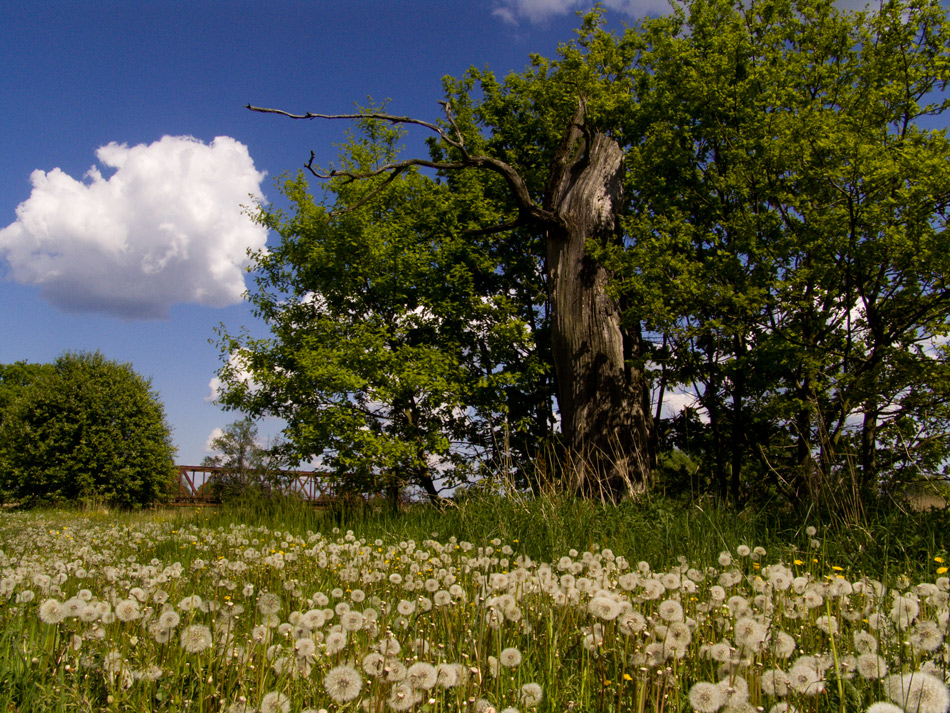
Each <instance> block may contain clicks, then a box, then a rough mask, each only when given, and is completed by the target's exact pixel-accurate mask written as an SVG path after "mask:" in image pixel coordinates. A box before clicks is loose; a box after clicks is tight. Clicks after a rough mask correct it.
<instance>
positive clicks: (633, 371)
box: [248, 100, 655, 500]
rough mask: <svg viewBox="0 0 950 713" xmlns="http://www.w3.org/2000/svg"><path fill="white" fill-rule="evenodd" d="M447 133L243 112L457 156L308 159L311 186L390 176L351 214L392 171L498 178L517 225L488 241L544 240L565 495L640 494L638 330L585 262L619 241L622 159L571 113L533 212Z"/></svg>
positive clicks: (513, 180)
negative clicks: (322, 163) (392, 132)
mask: <svg viewBox="0 0 950 713" xmlns="http://www.w3.org/2000/svg"><path fill="white" fill-rule="evenodd" d="M443 106H444V108H445V111H446V116H447V118H448V121H449V124H450V125H451V127H452V130H451V131H449V130H446V129H445V128H444V127H442V126H439V125H437V124H433V123H430V122H426V121H421V120H419V119H412V118H410V117H405V116H393V115H390V114H379V113H372V114H313V113H307V114H290V113H288V112H285V111H282V110H279V109H263V108H260V107H252V106H249V107H248V108H249V109H251V110H252V111H259V112H264V113H270V114H281V115H283V116H288V117H290V118H292V119H349V120H365V119H378V120H380V121H386V122H390V123H400V124H413V125H417V126H423V127H426V128H427V129H429V130H431V131H433V132H435V133H437V134H438V135H439V136H440V137H441V139H442V140H443V141H444V142H445V144H446V145H447V146H448V147H450V148H451V149H454V152H455V155H456V156H457V157H458V158H457V159H456V160H453V161H432V160H426V159H409V160H406V161H399V162H396V163H392V164H388V165H385V166H381V167H379V168H377V169H376V170H374V171H372V172H369V173H364V174H356V173H350V172H347V171H332V172H330V173H329V174H320V173H318V172H317V171H316V170H315V169H314V168H313V156H312V155H311V160H310V163H308V164H307V165H306V168H307V169H308V170H310V171H311V173H313V174H314V175H315V176H317V177H319V178H331V177H334V176H336V177H344V178H347V179H349V180H359V179H364V178H369V177H371V176H379V175H383V174H389V178H388V180H386V181H384V182H381V183H380V185H379V187H378V188H377V189H375V190H373V191H370V192H369V194H368V195H366V196H365V197H364V198H363V199H362V200H360V201H359V202H358V203H357V204H356V205H354V206H353V207H352V208H351V209H350V210H355V209H357V208H359V207H361V206H363V205H365V204H366V203H367V202H369V201H370V200H372V199H373V197H374V196H375V195H376V194H377V193H378V192H379V191H381V190H383V189H384V188H385V186H386V185H388V183H389V182H390V181H392V180H394V179H395V177H396V176H398V175H399V174H400V173H401V172H403V171H405V170H407V169H409V168H410V167H413V166H420V167H426V168H433V169H436V170H440V171H456V170H465V169H481V170H488V171H492V172H494V173H496V174H498V175H499V176H501V177H502V178H503V179H504V180H505V182H506V183H507V185H508V188H509V189H510V191H511V196H512V198H513V199H514V201H515V203H516V204H517V206H518V218H517V219H516V220H515V221H513V222H511V223H508V224H506V225H500V226H495V227H493V228H488V229H487V230H488V231H490V232H501V231H502V230H506V229H510V228H514V227H516V226H518V225H525V224H528V225H531V226H533V227H535V228H536V229H538V230H540V231H543V232H544V233H545V235H546V246H547V247H546V253H547V254H546V257H547V262H548V270H549V278H550V280H549V289H550V290H551V305H552V338H551V339H552V352H553V359H554V368H555V378H556V381H557V393H558V404H559V406H560V413H561V432H562V436H563V439H564V442H565V445H566V456H567V461H568V473H569V474H570V478H571V482H570V485H569V487H570V488H571V489H573V490H574V491H575V492H577V493H579V494H581V495H584V496H586V497H595V498H603V499H605V500H617V499H619V498H621V497H624V496H625V495H635V494H637V493H640V492H643V491H644V490H646V489H647V488H648V487H649V485H650V483H651V477H652V473H653V467H654V464H655V454H654V453H653V446H652V444H653V439H652V429H653V419H652V414H651V412H650V392H649V383H648V381H647V378H646V375H645V374H644V373H643V370H642V369H641V368H640V367H639V366H637V365H636V362H637V361H638V358H639V357H640V356H642V353H643V349H642V341H641V338H640V334H639V332H638V331H635V330H631V329H626V330H625V329H624V327H623V325H622V322H621V310H620V309H619V307H618V305H617V304H616V301H615V300H614V299H613V298H612V297H611V296H610V295H609V293H608V292H607V283H608V281H609V277H610V275H609V274H608V272H607V270H606V269H605V268H604V267H603V265H600V264H599V263H598V262H597V261H596V260H595V259H594V258H593V256H592V255H591V254H590V252H589V249H588V246H589V244H590V243H591V242H592V241H613V240H617V239H619V228H618V223H619V221H618V212H619V210H620V201H621V196H622V187H623V172H624V168H623V151H622V150H621V148H620V146H618V145H617V143H616V141H614V140H613V139H611V138H609V137H608V136H606V135H604V134H594V135H592V136H591V135H590V133H589V131H588V130H587V127H586V105H585V102H584V101H583V100H580V101H578V106H577V110H576V112H575V114H574V116H573V117H572V119H571V122H570V125H569V126H568V127H567V130H566V131H565V133H564V137H563V139H562V142H561V145H560V147H559V148H558V151H557V152H556V154H555V157H554V161H553V163H552V166H551V169H550V173H549V174H548V181H547V184H546V188H545V191H544V196H543V200H542V205H538V204H537V203H536V202H535V200H534V199H533V197H532V195H531V192H530V191H529V189H528V186H527V184H526V183H525V181H524V179H523V178H522V177H521V176H520V175H519V174H518V172H517V171H516V170H515V169H514V168H513V167H512V166H510V165H508V164H507V163H505V162H504V161H501V160H499V159H497V158H494V157H492V156H484V155H474V154H470V153H469V152H468V149H467V148H466V146H465V141H464V138H463V136H462V132H461V131H460V130H459V128H458V126H457V125H456V124H455V121H454V119H453V117H452V114H451V111H450V107H449V105H448V103H445V102H443Z"/></svg>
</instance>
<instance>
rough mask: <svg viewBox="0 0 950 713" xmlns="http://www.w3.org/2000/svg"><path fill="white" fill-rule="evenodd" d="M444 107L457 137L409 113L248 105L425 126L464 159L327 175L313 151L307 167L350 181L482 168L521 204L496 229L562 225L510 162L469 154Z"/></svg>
mask: <svg viewBox="0 0 950 713" xmlns="http://www.w3.org/2000/svg"><path fill="white" fill-rule="evenodd" d="M440 103H441V104H442V107H443V109H444V110H445V114H446V117H447V119H448V121H449V123H450V124H451V126H452V128H453V130H454V133H455V137H454V138H453V137H451V136H449V134H448V133H447V132H446V131H445V130H443V128H442V127H440V126H438V125H437V124H433V123H432V122H429V121H423V120H422V119H414V118H412V117H409V116H396V115H393V114H383V113H377V112H373V113H365V114H316V113H313V112H309V111H308V112H307V113H306V114H292V113H290V112H287V111H284V110H282V109H266V108H263V107H257V106H252V105H250V104H248V105H247V108H248V109H249V110H251V111H256V112H259V113H262V114H278V115H280V116H286V117H288V118H291V119H328V120H333V119H347V120H350V121H355V120H359V119H376V120H378V121H387V122H389V123H391V124H410V125H415V126H421V127H424V128H426V129H429V130H430V131H433V132H435V133H436V134H438V135H439V137H440V138H441V139H442V140H443V141H445V143H446V144H448V145H449V146H450V147H452V148H454V149H456V150H458V152H459V153H460V154H461V160H459V161H430V160H427V159H419V158H414V159H408V160H406V161H398V162H396V163H390V164H386V165H385V166H380V167H379V168H376V169H374V170H372V171H366V172H363V173H355V172H352V171H330V172H329V173H326V174H323V173H320V172H318V171H317V170H316V169H315V168H314V167H313V161H314V154H313V153H312V152H311V154H310V161H308V162H307V164H306V166H305V168H307V170H308V171H310V173H311V174H313V175H314V176H315V177H317V178H321V179H329V178H340V177H342V178H346V179H347V180H348V181H358V180H363V179H367V178H373V177H374V176H379V175H382V174H384V173H390V174H394V175H393V176H392V177H391V178H390V181H391V180H393V178H394V177H395V175H398V174H399V173H401V172H402V171H405V170H406V169H408V168H411V167H414V166H418V167H421V168H431V169H435V170H437V171H460V170H464V169H467V168H480V169H487V170H489V171H492V172H494V173H496V174H498V175H499V176H501V177H502V178H503V179H504V181H505V182H506V183H507V184H508V187H509V189H510V190H511V195H512V198H514V200H515V203H516V204H517V205H518V214H519V218H518V220H517V221H516V222H515V223H506V224H505V225H504V226H499V227H498V228H495V229H490V230H491V231H492V232H500V231H501V230H503V229H507V228H510V227H513V226H514V225H520V224H522V223H524V222H525V221H526V220H534V221H537V222H541V223H547V224H550V223H556V224H559V225H560V224H562V223H563V219H562V218H561V217H560V216H559V215H558V214H557V212H556V211H552V210H548V209H546V208H543V207H541V206H539V205H538V204H537V203H535V202H534V199H533V198H532V197H531V193H530V192H529V191H528V186H527V184H526V183H525V181H524V179H523V178H522V177H521V175H520V174H519V173H518V172H517V171H516V170H515V169H514V168H512V167H511V166H510V165H508V164H507V163H505V162H504V161H501V160H499V159H497V158H493V157H491V156H472V155H471V154H469V153H468V151H467V150H466V148H465V142H464V139H463V137H462V132H461V130H460V129H459V126H458V124H457V123H456V122H455V119H454V117H453V116H452V111H451V107H450V106H449V103H448V102H444V101H443V102H440ZM388 183H389V181H386V182H385V183H384V184H382V186H380V187H378V188H376V189H374V190H373V191H372V192H371V193H370V194H369V196H367V197H366V198H364V199H362V200H361V201H360V202H359V203H358V204H357V205H356V206H353V207H352V208H350V209H348V210H347V211H346V212H349V211H351V210H355V209H356V208H357V207H359V206H361V205H363V204H365V203H366V202H367V201H368V200H369V199H371V198H372V197H373V196H375V195H376V194H378V193H379V191H381V190H382V189H383V187H385V186H386V185H388Z"/></svg>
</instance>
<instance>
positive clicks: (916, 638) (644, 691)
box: [0, 496, 950, 713]
mask: <svg viewBox="0 0 950 713" xmlns="http://www.w3.org/2000/svg"><path fill="white" fill-rule="evenodd" d="M864 512H865V515H864V517H863V519H862V521H861V522H859V523H855V522H850V523H849V522H843V521H841V520H840V519H839V518H835V517H833V516H825V517H822V516H819V515H818V514H816V513H807V512H806V513H804V514H794V513H788V512H781V511H779V510H776V509H770V510H765V511H746V512H741V513H738V514H736V513H734V512H732V511H729V510H722V509H719V508H718V507H716V506H715V504H714V503H704V504H684V503H680V502H677V501H673V500H667V499H663V498H655V499H651V500H647V501H644V502H640V503H632V502H630V503H624V504H622V505H621V506H617V507H613V506H603V505H599V504H595V503H590V502H585V501H576V500H573V499H570V498H566V497H556V496H545V497H541V498H536V499H532V498H523V497H512V498H500V497H487V496H486V497H478V498H471V499H467V500H463V501H460V502H458V503H451V504H446V506H445V507H442V508H435V507H431V506H422V505H417V506H410V507H409V508H408V509H406V510H405V511H403V512H399V513H393V512H390V511H388V510H386V509H382V510H379V511H375V510H372V509H369V508H350V509H343V508H340V509H337V510H332V511H327V512H317V511H313V510H310V509H308V508H306V507H301V506H300V505H299V504H296V503H294V502H291V501H286V502H269V503H262V502H255V503H249V504H246V505H244V506H242V507H231V508H221V509H217V510H213V511H212V510H201V511H188V512H180V511H150V512H143V513H137V514H136V513H113V512H108V511H102V510H93V511H89V512H65V511H42V512H30V513H4V514H2V515H0V551H2V554H0V711H10V710H18V711H19V710H22V711H27V710H30V711H86V710H88V711H131V710H135V711H143V710H165V711H184V710H189V711H215V712H217V711H228V712H231V711H234V712H235V713H236V712H237V711H241V713H247V712H249V711H252V710H255V711H260V712H261V713H271V712H272V711H283V710H287V711H293V712H294V713H297V712H299V711H304V710H308V709H309V710H311V711H318V710H321V709H325V710H327V711H357V710H368V711H388V710H414V711H426V712H427V713H428V712H429V711H432V712H436V711H457V710H471V711H479V713H488V711H490V710H492V709H493V710H495V711H498V712H500V711H503V710H506V709H507V710H508V711H509V713H510V712H511V711H512V710H518V711H528V710H537V711H563V710H580V711H588V710H591V711H618V712H619V711H636V712H637V713H641V712H643V711H657V712H659V711H691V710H694V709H698V710H702V709H704V707H705V709H709V710H730V711H741V710H746V711H752V710H756V709H761V710H764V711H769V710H775V711H776V713H779V711H784V710H792V709H794V710H799V711H802V712H803V713H804V712H805V711H814V712H816V713H818V712H823V711H839V712H842V711H846V710H847V711H851V710H866V709H867V708H868V707H870V706H871V705H872V704H874V703H876V702H881V701H891V702H892V705H893V702H894V701H895V700H897V699H900V700H898V701H897V702H898V703H900V705H901V707H902V709H905V710H909V709H910V703H908V701H907V700H906V698H907V695H909V694H914V693H919V691H918V689H920V688H921V686H924V684H926V685H927V686H930V688H926V689H925V690H924V689H921V690H923V692H924V693H925V694H927V695H930V696H931V698H926V696H924V698H923V699H921V700H922V701H923V702H922V703H920V705H919V713H930V711H931V710H933V711H936V708H934V707H933V706H932V707H931V709H928V708H927V707H926V705H927V704H928V702H930V701H931V700H932V699H933V696H936V697H937V699H936V703H934V704H933V705H939V704H940V702H941V701H942V700H943V699H942V698H940V696H944V695H946V687H945V684H944V681H946V676H947V667H948V663H950V650H948V646H947V643H946V638H947V635H948V626H950V624H948V608H950V605H948V598H950V597H948V590H950V582H948V580H947V576H946V571H947V570H946V565H945V564H944V562H945V561H947V560H950V555H948V552H947V549H948V543H947V533H948V532H950V522H948V521H947V517H948V515H947V513H946V511H932V512H927V513H918V514H915V515H907V514H904V513H901V512H899V511H896V510H894V509H893V508H886V507H881V508H874V507H866V508H865V511H864ZM265 593H266V594H267V596H262V595H264V594H265ZM50 602H52V603H50ZM789 640H790V641H791V642H792V643H793V644H794V648H793V650H790V651H787V650H786V649H787V647H788V645H789V644H788V642H789ZM871 640H873V642H874V643H873V647H872V645H871V643H870V641H871ZM393 642H395V643H393ZM871 648H873V649H874V653H873V656H874V657H875V659H874V661H875V662H876V663H875V667H874V670H873V671H870V670H869V668H868V667H869V665H870V664H869V662H870V661H871V659H870V658H868V657H869V656H870V655H871ZM397 649H398V652H396V650H397ZM878 656H879V657H880V659H879V660H878V659H877V658H876V657H878ZM862 657H863V658H862ZM513 663H516V665H511V664H513ZM505 664H509V665H505ZM374 666H375V668H374ZM427 666H431V667H435V668H432V669H430V668H427ZM341 667H342V668H341ZM884 667H886V670H887V675H878V674H883V673H884ZM331 674H332V675H331ZM377 674H378V675H377ZM430 675H437V676H438V677H439V681H438V682H437V683H434V684H433V683H432V682H431V681H430V680H429V679H428V677H429V676H430ZM902 676H903V678H902ZM911 676H913V678H911ZM328 677H329V678H328ZM334 677H335V678H334ZM355 680H358V682H359V685H358V691H356V690H355V688H354V687H355V686H356V684H355V683H354V681H355ZM347 681H349V684H350V687H349V688H347V685H346V684H347ZM935 681H938V683H934V682H935ZM430 684H431V685H430ZM700 684H712V688H706V689H704V688H703V686H702V685H700ZM937 685H939V686H940V688H939V690H938V689H935V688H933V686H937ZM535 686H536V687H535ZM915 687H916V688H915ZM713 689H715V690H713ZM538 690H540V699H539V700H536V696H535V693H536V692H537V691H538ZM935 691H936V692H935ZM780 692H781V695H779V693H780ZM351 694H352V698H348V696H350V695H351ZM701 694H703V695H708V697H709V698H703V697H702V695H701ZM901 696H903V698H902V697H901ZM717 703H718V705H715V704H717ZM783 705H784V706H786V707H785V708H783V707H782V706H783ZM915 705H917V704H915ZM697 706H698V707H697ZM914 709H915V710H917V708H914ZM882 711H883V709H882Z"/></svg>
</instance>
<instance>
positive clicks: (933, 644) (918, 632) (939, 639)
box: [910, 621, 943, 652]
mask: <svg viewBox="0 0 950 713" xmlns="http://www.w3.org/2000/svg"><path fill="white" fill-rule="evenodd" d="M942 643H943V632H941V631H940V629H939V628H937V625H936V624H935V623H934V622H932V621H921V622H919V623H918V624H917V628H916V629H915V630H914V632H913V633H912V634H911V635H910V645H911V646H913V647H914V649H916V650H917V651H928V652H929V651H936V650H937V649H939V648H940V645H941V644H942Z"/></svg>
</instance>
